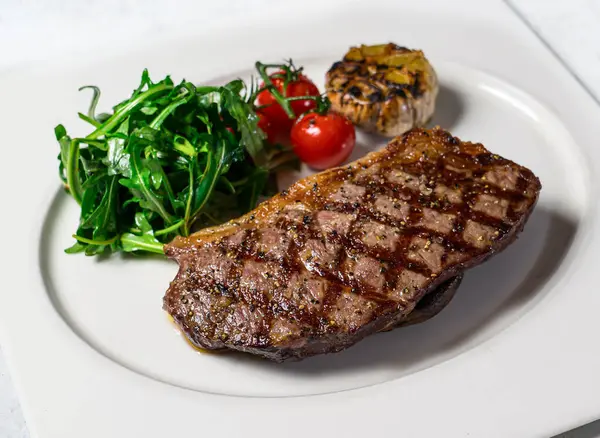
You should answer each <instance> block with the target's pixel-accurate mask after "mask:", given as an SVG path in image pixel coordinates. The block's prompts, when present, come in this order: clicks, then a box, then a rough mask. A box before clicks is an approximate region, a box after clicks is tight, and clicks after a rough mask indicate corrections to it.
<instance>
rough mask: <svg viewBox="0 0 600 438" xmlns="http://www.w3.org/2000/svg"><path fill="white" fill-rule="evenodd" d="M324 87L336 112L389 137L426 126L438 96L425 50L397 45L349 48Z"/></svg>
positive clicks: (331, 71) (332, 68) (328, 76)
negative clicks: (424, 53)
mask: <svg viewBox="0 0 600 438" xmlns="http://www.w3.org/2000/svg"><path fill="white" fill-rule="evenodd" d="M325 86H326V88H327V97H329V100H331V108H332V109H333V110H334V111H335V112H338V113H340V114H343V115H344V116H346V117H347V118H349V119H350V120H352V122H353V123H354V124H356V125H358V126H360V127H361V128H363V129H366V130H367V131H371V132H376V133H379V134H382V135H385V136H388V137H394V136H396V135H400V134H403V133H405V132H406V131H408V130H409V129H411V128H414V127H416V126H423V125H425V124H426V123H427V121H428V120H429V119H430V118H431V116H432V115H433V111H434V109H435V98H436V96H437V93H438V81H437V76H436V74H435V71H434V70H433V67H432V66H431V64H430V63H429V61H427V58H425V55H423V52H421V51H420V50H409V49H407V48H405V47H400V46H397V45H395V44H382V45H377V46H364V45H363V46H360V47H353V48H351V49H350V51H348V53H346V55H345V56H344V59H343V60H342V61H339V62H336V63H335V64H333V66H332V67H331V68H330V69H329V71H328V72H327V75H326V78H325Z"/></svg>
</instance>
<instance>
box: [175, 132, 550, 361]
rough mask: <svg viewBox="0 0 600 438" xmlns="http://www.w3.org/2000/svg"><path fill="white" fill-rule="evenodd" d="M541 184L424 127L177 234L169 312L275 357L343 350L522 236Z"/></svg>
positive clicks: (203, 340)
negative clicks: (229, 217)
mask: <svg viewBox="0 0 600 438" xmlns="http://www.w3.org/2000/svg"><path fill="white" fill-rule="evenodd" d="M540 189H541V185H540V182H539V180H538V178H537V177H536V176H535V175H534V174H533V173H532V172H531V171H530V170H528V169H526V168H525V167H522V166H519V165H518V164H516V163H514V162H512V161H509V160H507V159H505V158H502V157H500V156H498V155H495V154H492V153H491V152H489V151H488V150H487V149H485V147H483V145H481V144H479V143H470V142H462V141H460V140H459V139H458V138H456V137H453V136H452V135H451V134H450V133H448V132H446V131H443V130H441V129H433V130H426V129H413V130H411V131H409V132H407V133H406V134H404V135H403V136H401V137H396V138H395V139H393V140H392V141H391V142H390V143H389V144H388V145H387V146H386V147H385V148H384V149H383V150H381V151H377V152H372V153H370V154H368V155H366V156H365V157H364V158H362V159H360V160H358V161H356V162H354V163H351V164H350V165H347V166H345V167H340V168H335V169H330V170H327V171H325V172H322V173H319V174H316V175H313V176H311V177H308V178H305V179H303V180H301V181H298V182H297V183H296V184H294V185H293V186H291V187H290V188H289V189H288V190H286V191H284V192H281V193H280V194H278V195H276V196H274V197H273V198H271V199H269V200H268V201H266V202H264V203H262V204H261V205H259V206H258V207H257V208H256V209H255V210H254V211H252V212H250V213H248V214H247V215H245V216H243V217H241V218H239V219H236V220H233V221H230V222H228V223H226V224H223V225H221V226H217V227H213V228H208V229H204V230H202V231H200V232H197V233H195V234H192V235H191V236H189V237H187V238H183V237H178V238H176V239H175V240H174V241H173V242H172V243H170V244H169V245H167V246H166V248H165V252H166V254H167V256H169V257H170V258H173V259H175V260H176V261H177V262H178V263H179V272H178V274H177V276H176V278H175V279H174V280H173V281H172V282H171V285H170V287H169V290H168V291H167V293H166V295H165V297H164V309H165V310H166V311H167V312H169V314H170V315H171V316H172V317H173V319H174V320H175V322H176V323H177V325H178V326H179V327H180V329H181V330H182V332H183V333H184V334H185V335H186V336H187V337H188V338H189V339H190V341H191V342H192V343H193V344H195V345H197V346H199V347H201V348H207V349H225V348H230V349H235V350H240V351H245V352H248V353H254V354H258V355H260V356H263V357H266V358H268V359H272V360H276V361H283V360H285V359H289V358H296V359H300V358H304V357H307V356H312V355H315V354H321V353H330V352H335V351H340V350H342V349H344V348H347V347H349V346H351V345H352V344H354V343H356V342H358V341H359V340H361V339H362V338H364V337H365V336H367V335H369V334H371V333H375V332H379V331H385V330H389V329H392V328H394V327H397V326H400V325H403V324H406V323H407V322H408V323H410V320H411V318H410V314H411V312H412V311H413V310H414V309H415V307H416V306H417V305H418V303H419V301H420V300H421V299H422V298H423V297H425V296H426V295H427V294H428V293H430V292H431V293H432V295H430V297H433V299H434V300H435V297H436V296H438V297H439V296H442V297H443V296H445V294H444V293H443V292H444V290H445V289H443V288H446V290H450V291H451V292H452V287H453V286H452V285H451V284H452V282H451V281H450V283H445V282H447V281H449V280H450V279H451V278H453V277H455V276H460V275H461V274H462V272H463V271H464V270H465V269H467V268H470V267H473V266H475V265H477V264H480V263H482V262H483V261H484V260H486V259H488V258H489V257H490V256H492V255H493V254H495V253H497V252H499V251H501V250H502V249H504V248H505V247H506V246H507V245H508V244H509V243H511V242H512V241H513V240H514V239H515V238H516V236H517V234H518V233H519V232H520V231H521V230H522V229H523V226H524V225H525V222H526V221H527V218H528V217H529V215H530V213H531V211H532V209H533V207H534V205H535V203H536V201H537V198H538V194H539V191H540ZM448 284H450V285H451V286H448ZM440 286H441V287H442V289H441V290H442V293H441V294H438V293H436V292H432V291H435V290H436V289H437V288H439V287H440ZM455 286H456V285H454V288H455ZM483 292H484V291H482V293H483ZM451 295H452V294H450V297H451ZM439 307H440V306H438V308H439ZM441 307H443V305H442V306H441ZM434 313H435V312H434ZM426 317H427V316H425V319H426ZM416 319H417V321H419V320H420V319H419V317H418V314H417V317H416Z"/></svg>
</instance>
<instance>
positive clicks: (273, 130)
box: [256, 109, 289, 144]
mask: <svg viewBox="0 0 600 438" xmlns="http://www.w3.org/2000/svg"><path fill="white" fill-rule="evenodd" d="M256 114H257V115H258V127H259V128H260V129H261V130H262V132H264V133H265V135H266V136H267V141H268V142H269V143H271V144H276V143H284V142H286V141H287V138H288V137H289V132H288V131H287V130H283V129H282V128H281V125H277V124H276V123H273V121H272V120H271V119H270V118H269V117H268V116H266V115H265V113H264V110H263V109H259V110H257V111H256Z"/></svg>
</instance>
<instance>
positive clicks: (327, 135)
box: [291, 113, 356, 170]
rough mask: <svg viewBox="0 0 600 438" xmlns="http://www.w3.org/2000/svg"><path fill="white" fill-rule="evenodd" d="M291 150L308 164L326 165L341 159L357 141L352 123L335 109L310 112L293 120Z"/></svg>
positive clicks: (343, 159) (322, 166)
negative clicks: (332, 110)
mask: <svg viewBox="0 0 600 438" xmlns="http://www.w3.org/2000/svg"><path fill="white" fill-rule="evenodd" d="M291 139H292V146H293V148H294V152H295V153H296V155H298V157H300V159H301V160H302V161H304V162H305V163H306V164H308V165H309V166H310V167H312V168H314V169H318V170H322V169H328V168H330V167H334V166H337V165H339V164H341V163H343V162H344V161H345V160H346V159H347V158H348V157H349V156H350V154H351V153H352V150H353V149H354V145H355V144H356V133H355V131H354V125H352V123H351V122H350V121H349V120H348V119H346V118H345V117H343V116H340V115H339V114H335V113H328V114H325V115H321V114H316V113H309V114H307V115H305V116H303V117H301V118H300V119H298V120H297V121H296V123H294V126H293V127H292V133H291Z"/></svg>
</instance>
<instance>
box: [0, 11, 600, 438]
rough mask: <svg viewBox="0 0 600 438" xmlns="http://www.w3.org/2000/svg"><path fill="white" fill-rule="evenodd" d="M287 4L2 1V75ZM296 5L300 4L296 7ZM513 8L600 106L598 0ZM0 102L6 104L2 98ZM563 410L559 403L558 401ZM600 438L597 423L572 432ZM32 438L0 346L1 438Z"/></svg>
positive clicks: (570, 434) (576, 436) (580, 437)
mask: <svg viewBox="0 0 600 438" xmlns="http://www.w3.org/2000/svg"><path fill="white" fill-rule="evenodd" d="M283 3H285V2H284V1H282V0H279V1H275V0H255V1H253V2H250V1H243V0H227V1H201V0H195V1H194V0H180V1H171V2H167V1H166V0H146V1H142V0H81V1H77V2H75V1H69V0H46V1H42V0H0V74H1V73H2V72H3V71H7V70H13V69H16V68H18V67H19V66H22V65H24V64H28V63H31V62H35V61H38V60H43V59H52V58H53V57H64V56H65V55H73V56H82V57H86V56H90V54H93V50H101V51H103V52H105V51H110V49H111V47H118V48H120V49H122V47H123V46H124V45H126V44H127V43H128V42H131V41H136V40H139V39H143V38H144V36H145V35H148V34H150V33H152V34H154V35H155V34H157V33H161V32H162V33H165V35H167V29H168V28H169V26H172V25H173V23H174V22H180V23H181V24H182V25H183V24H184V23H187V24H189V23H190V22H191V20H192V19H193V25H195V26H201V25H202V23H206V22H207V21H211V22H213V23H214V22H215V21H218V22H221V23H222V24H223V25H224V26H226V25H227V19H228V18H229V17H231V16H232V15H236V16H240V15H241V16H245V15H249V14H256V13H264V11H265V10H267V9H269V8H273V7H285V6H287V5H283ZM296 4H298V3H296ZM510 4H511V7H512V8H513V9H514V11H515V13H517V14H518V15H519V16H520V17H521V18H522V19H523V20H524V21H526V22H527V23H528V24H529V25H530V26H531V28H532V29H533V30H534V31H535V32H536V33H537V34H538V36H539V37H540V38H541V39H542V40H543V41H544V42H545V43H546V44H547V45H548V47H549V48H550V49H551V50H552V51H553V52H554V53H555V54H556V55H557V56H558V57H559V58H560V59H561V60H562V61H563V62H564V64H565V65H566V66H567V68H568V69H569V70H571V72H572V73H573V74H574V75H575V76H576V77H577V78H578V80H579V81H580V82H581V84H582V85H583V86H584V87H585V88H587V89H588V91H590V93H592V94H593V95H594V96H595V98H596V100H597V101H598V102H599V103H600V0H568V1H562V0H510ZM0 99H1V97H0ZM557 402H558V401H557ZM598 415H599V416H600V412H599V413H598ZM562 436H565V437H569V438H594V437H600V422H596V423H592V424H590V425H587V426H584V427H582V428H579V429H577V430H575V431H571V432H567V433H565V434H563V435H562ZM26 437H29V433H28V431H27V426H26V424H25V421H24V419H23V416H22V413H21V408H20V405H19V401H18V399H17V396H16V394H15V391H14V388H13V385H12V382H11V380H10V376H9V374H8V370H7V369H6V364H5V362H4V358H3V356H2V350H1V345H0V438H26Z"/></svg>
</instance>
